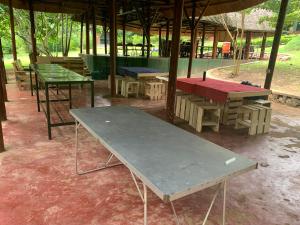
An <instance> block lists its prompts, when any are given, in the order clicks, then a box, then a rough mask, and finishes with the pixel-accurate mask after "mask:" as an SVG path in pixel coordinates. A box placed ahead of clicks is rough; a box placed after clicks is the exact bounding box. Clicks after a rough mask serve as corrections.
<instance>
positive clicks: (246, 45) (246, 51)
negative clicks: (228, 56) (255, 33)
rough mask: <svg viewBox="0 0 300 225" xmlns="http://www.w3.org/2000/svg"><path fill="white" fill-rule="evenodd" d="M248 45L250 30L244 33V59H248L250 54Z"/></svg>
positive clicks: (249, 43) (249, 44)
mask: <svg viewBox="0 0 300 225" xmlns="http://www.w3.org/2000/svg"><path fill="white" fill-rule="evenodd" d="M250 46H251V32H250V31H249V32H247V33H246V43H245V53H244V59H246V60H248V59H249V56H250Z"/></svg>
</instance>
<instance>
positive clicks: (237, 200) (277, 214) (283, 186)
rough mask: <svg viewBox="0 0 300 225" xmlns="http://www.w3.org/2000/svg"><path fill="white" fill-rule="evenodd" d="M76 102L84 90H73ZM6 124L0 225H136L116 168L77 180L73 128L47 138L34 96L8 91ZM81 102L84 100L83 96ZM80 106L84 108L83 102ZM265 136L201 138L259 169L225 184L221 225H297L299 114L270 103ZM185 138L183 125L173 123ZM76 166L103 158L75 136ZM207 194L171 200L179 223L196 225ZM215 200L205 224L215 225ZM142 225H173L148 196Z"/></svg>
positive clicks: (137, 216)
mask: <svg viewBox="0 0 300 225" xmlns="http://www.w3.org/2000/svg"><path fill="white" fill-rule="evenodd" d="M107 91H108V90H107V89H106V88H105V86H104V87H103V86H101V87H98V88H97V91H96V106H103V105H110V104H118V103H124V104H130V105H134V106H138V107H140V108H144V109H146V111H148V112H150V113H152V114H154V115H157V116H159V117H161V118H164V110H163V105H164V102H163V101H159V102H154V101H152V102H151V101H149V100H142V99H138V100H136V99H113V100H111V99H107V98H106V99H105V98H103V97H102V96H103V94H106V93H107ZM74 92H76V96H77V97H74V99H76V101H77V103H82V102H83V101H84V98H85V97H84V96H85V94H86V93H88V92H87V91H86V90H82V91H80V90H77V91H74ZM8 97H9V100H10V101H9V102H8V103H7V104H6V106H7V114H8V121H6V122H4V123H3V130H4V139H5V145H6V149H7V151H6V152H4V153H1V154H0V225H43V224H49V225H108V224H109V225H117V224H122V225H123V224H143V205H142V201H141V199H140V198H139V195H138V193H137V191H136V187H135V185H134V183H133V181H132V179H131V176H130V173H129V171H128V170H127V169H126V168H125V167H124V166H119V167H114V168H111V169H107V170H102V171H100V172H96V173H93V174H89V175H85V176H78V175H76V173H75V157H74V127H73V126H68V127H67V126H66V127H60V128H54V129H53V140H51V141H49V140H48V139H47V128H46V122H45V116H44V114H43V113H42V112H40V113H38V112H37V109H36V103H35V97H31V96H30V93H29V92H28V91H19V90H18V89H17V88H16V86H15V85H14V84H9V85H8ZM86 99H88V97H86ZM86 104H88V102H87V103H86ZM273 108H274V112H273V116H272V127H271V131H270V133H269V134H266V135H259V136H254V137H249V136H248V135H247V133H246V131H235V130H233V129H232V128H228V127H221V131H220V133H213V132H211V131H209V130H208V131H204V132H203V133H201V134H200V135H199V136H201V137H204V138H206V139H208V140H210V141H212V142H214V143H217V144H219V145H221V146H224V147H225V148H228V149H231V150H232V151H234V152H236V153H239V154H242V155H245V156H247V157H249V158H251V159H254V160H256V161H258V162H259V163H260V165H262V166H260V167H259V169H258V170H255V171H252V172H249V173H247V174H244V175H241V176H239V177H236V178H234V179H232V180H231V181H230V182H229V185H228V201H227V224H228V225H269V224H270V225H271V224H274V225H275V224H278V225H279V224H281V225H282V224H284V225H297V224H300V163H299V162H300V133H299V132H300V109H295V108H289V107H287V106H283V105H279V104H276V103H274V105H273ZM177 125H178V126H180V127H182V128H183V129H186V130H189V131H190V132H193V131H192V130H191V129H190V128H189V127H188V126H187V125H186V124H184V123H182V122H180V121H179V122H178V123H177ZM80 139H81V141H82V143H81V145H80V149H81V151H82V154H81V156H80V159H81V167H82V168H88V167H93V166H94V165H95V164H96V163H97V162H98V161H100V160H101V158H103V156H105V155H107V152H105V149H104V148H103V147H102V146H101V144H100V143H97V142H96V141H95V140H94V139H93V138H92V137H91V136H90V135H89V134H88V133H87V132H84V131H83V130H81V131H80ZM214 190H215V188H210V189H206V190H204V191H201V192H199V193H196V194H193V195H190V196H188V197H185V198H183V199H180V200H177V201H175V203H174V205H175V208H176V210H177V213H178V215H179V218H180V221H181V222H182V224H200V223H201V221H202V220H203V219H204V215H205V212H206V210H207V208H208V205H209V203H210V200H211V199H212V196H213V193H214ZM221 212H222V201H221V197H220V196H219V197H218V199H217V201H216V204H215V206H214V207H213V210H212V212H211V215H210V217H209V221H208V223H207V224H208V225H217V224H220V223H221ZM148 215H149V224H157V225H158V224H161V225H168V224H175V221H174V219H173V215H172V211H171V208H170V205H169V204H165V203H163V202H162V201H160V199H159V198H158V197H157V196H155V195H154V194H153V193H150V194H149V213H148Z"/></svg>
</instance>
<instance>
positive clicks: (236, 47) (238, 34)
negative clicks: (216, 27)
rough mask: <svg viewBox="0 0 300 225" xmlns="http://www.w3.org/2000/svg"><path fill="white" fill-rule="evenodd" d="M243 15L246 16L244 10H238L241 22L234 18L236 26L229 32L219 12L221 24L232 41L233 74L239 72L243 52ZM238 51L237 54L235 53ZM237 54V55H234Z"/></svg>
mask: <svg viewBox="0 0 300 225" xmlns="http://www.w3.org/2000/svg"><path fill="white" fill-rule="evenodd" d="M245 16H246V11H245V10H243V11H241V12H240V18H239V19H240V21H241V24H240V25H239V24H238V21H239V19H236V20H235V21H236V27H235V29H234V30H233V31H232V32H231V31H230V30H229V28H228V25H227V22H226V19H225V15H224V14H221V15H220V17H221V21H222V24H223V26H224V28H225V30H226V32H227V33H228V35H229V37H230V39H231V42H232V43H233V62H234V67H233V71H232V75H233V76H237V75H238V74H239V72H240V65H241V59H242V52H243V39H244V29H245ZM237 53H238V54H237ZM236 54H237V57H236Z"/></svg>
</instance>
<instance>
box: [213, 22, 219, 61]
mask: <svg viewBox="0 0 300 225" xmlns="http://www.w3.org/2000/svg"><path fill="white" fill-rule="evenodd" d="M217 51H218V31H217V28H216V27H215V30H214V42H213V50H212V58H213V59H215V58H217Z"/></svg>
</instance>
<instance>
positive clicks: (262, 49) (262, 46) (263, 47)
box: [259, 32, 267, 60]
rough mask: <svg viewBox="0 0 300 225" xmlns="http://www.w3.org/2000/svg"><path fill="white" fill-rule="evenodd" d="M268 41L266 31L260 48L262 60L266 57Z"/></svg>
mask: <svg viewBox="0 0 300 225" xmlns="http://www.w3.org/2000/svg"><path fill="white" fill-rule="evenodd" d="M266 41H267V32H264V33H263V39H262V42H261V48H260V55H259V59H260V60H263V59H264V57H265V49H266Z"/></svg>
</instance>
